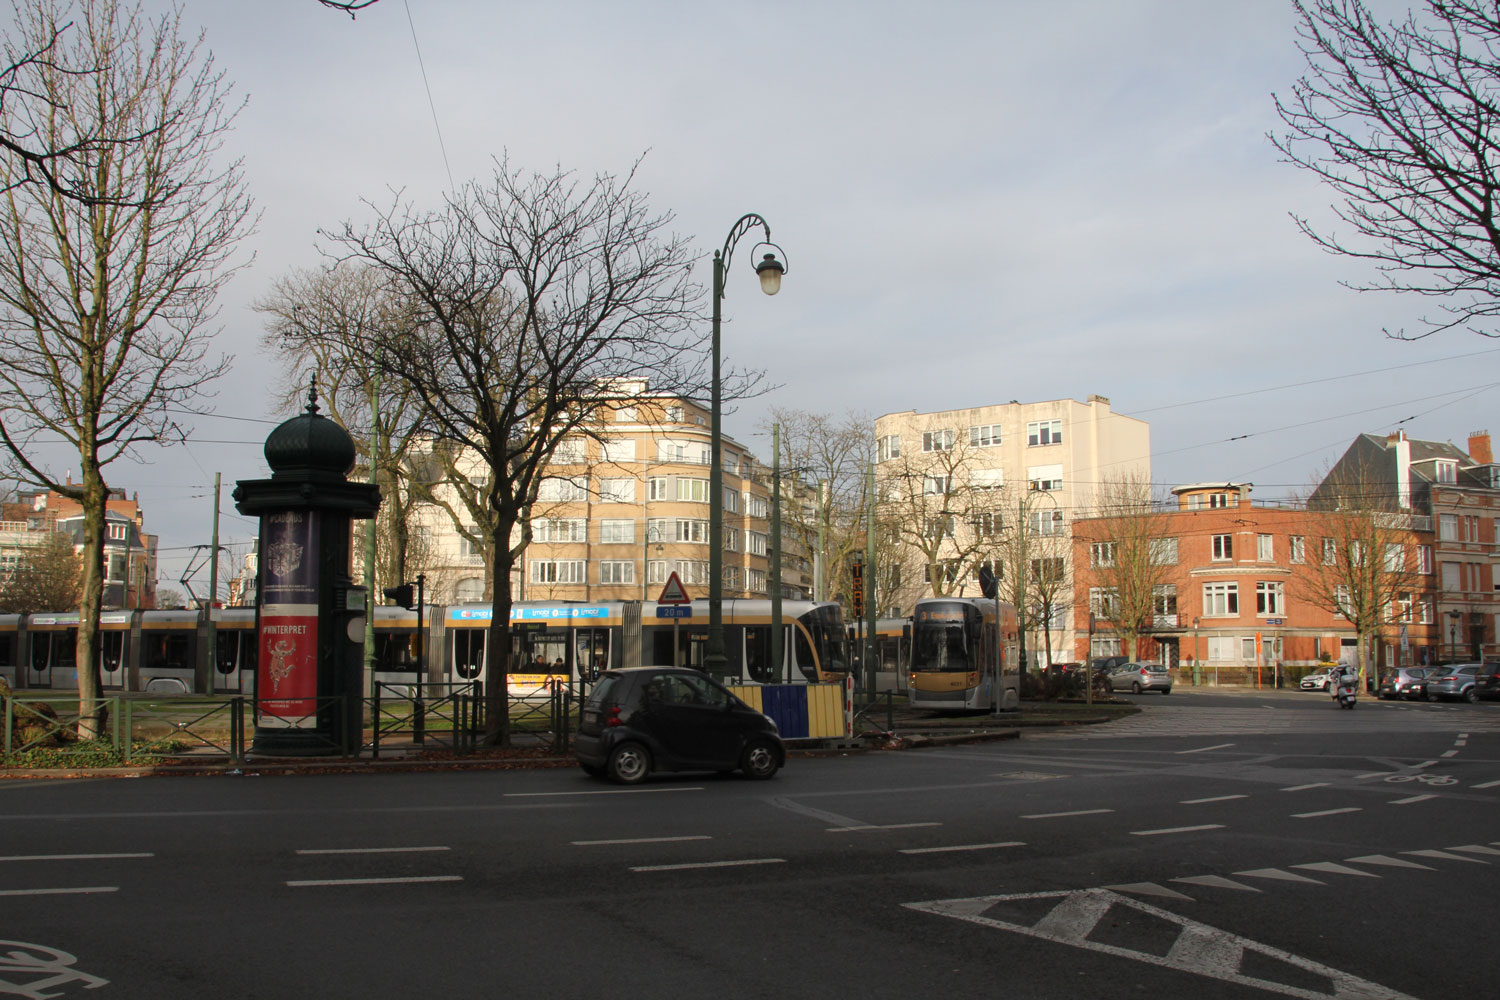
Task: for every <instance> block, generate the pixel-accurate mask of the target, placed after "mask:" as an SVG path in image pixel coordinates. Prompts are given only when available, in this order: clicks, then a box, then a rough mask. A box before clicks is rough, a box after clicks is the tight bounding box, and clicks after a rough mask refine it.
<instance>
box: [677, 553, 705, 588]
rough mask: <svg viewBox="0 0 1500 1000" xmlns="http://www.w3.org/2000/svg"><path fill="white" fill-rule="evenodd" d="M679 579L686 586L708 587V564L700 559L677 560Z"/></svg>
mask: <svg viewBox="0 0 1500 1000" xmlns="http://www.w3.org/2000/svg"><path fill="white" fill-rule="evenodd" d="M677 579H679V580H681V581H682V582H683V583H684V584H693V585H696V586H699V587H706V586H708V563H707V562H705V561H703V560H699V559H679V560H677Z"/></svg>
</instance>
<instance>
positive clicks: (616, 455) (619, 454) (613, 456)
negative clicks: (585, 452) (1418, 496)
mask: <svg viewBox="0 0 1500 1000" xmlns="http://www.w3.org/2000/svg"><path fill="white" fill-rule="evenodd" d="M600 457H602V458H603V459H604V461H606V462H614V463H616V464H621V463H624V462H634V461H635V438H613V439H611V440H608V441H605V442H604V444H603V445H602V450H601V452H600Z"/></svg>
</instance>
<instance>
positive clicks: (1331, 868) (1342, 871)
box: [1292, 861, 1380, 878]
mask: <svg viewBox="0 0 1500 1000" xmlns="http://www.w3.org/2000/svg"><path fill="white" fill-rule="evenodd" d="M1292 867H1293V868H1306V869H1307V870H1308V871H1310V872H1327V873H1328V874H1330V875H1362V876H1364V877H1365V878H1379V877H1380V876H1379V875H1376V874H1374V873H1372V872H1362V871H1360V870H1359V869H1358V868H1349V867H1347V866H1345V865H1339V864H1334V863H1333V862H1332V861H1314V862H1313V863H1311V864H1307V865H1292Z"/></svg>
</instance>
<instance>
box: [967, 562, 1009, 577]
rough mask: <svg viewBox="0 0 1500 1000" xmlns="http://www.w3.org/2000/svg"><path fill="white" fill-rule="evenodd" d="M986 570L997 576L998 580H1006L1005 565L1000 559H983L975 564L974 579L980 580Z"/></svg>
mask: <svg viewBox="0 0 1500 1000" xmlns="http://www.w3.org/2000/svg"><path fill="white" fill-rule="evenodd" d="M986 568H988V569H989V571H990V572H991V573H993V574H995V579H996V580H1003V579H1005V563H1003V562H1001V561H1000V560H999V559H981V560H979V561H978V562H976V563H975V564H974V579H975V580H978V579H979V574H980V573H981V572H982V571H984V570H985V569H986Z"/></svg>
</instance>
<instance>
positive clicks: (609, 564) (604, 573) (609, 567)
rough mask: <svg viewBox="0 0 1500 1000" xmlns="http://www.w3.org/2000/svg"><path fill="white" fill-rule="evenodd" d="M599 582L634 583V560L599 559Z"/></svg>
mask: <svg viewBox="0 0 1500 1000" xmlns="http://www.w3.org/2000/svg"><path fill="white" fill-rule="evenodd" d="M599 582H600V583H635V562H634V561H632V560H630V559H601V560H599Z"/></svg>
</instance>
